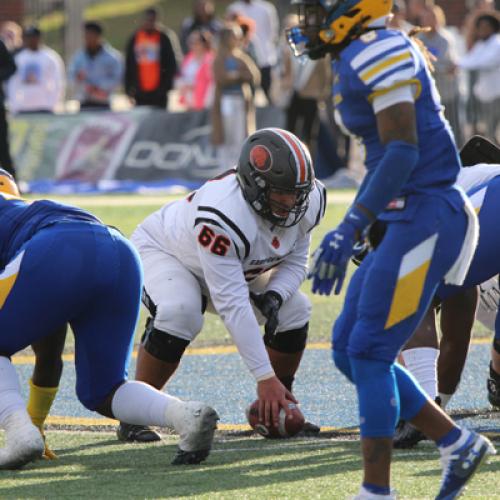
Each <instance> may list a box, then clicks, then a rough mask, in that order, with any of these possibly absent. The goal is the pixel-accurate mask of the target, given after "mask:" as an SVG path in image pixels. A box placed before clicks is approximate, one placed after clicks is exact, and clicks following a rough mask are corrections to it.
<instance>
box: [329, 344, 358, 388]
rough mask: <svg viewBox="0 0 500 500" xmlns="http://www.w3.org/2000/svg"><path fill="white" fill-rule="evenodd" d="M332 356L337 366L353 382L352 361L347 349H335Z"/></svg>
mask: <svg viewBox="0 0 500 500" xmlns="http://www.w3.org/2000/svg"><path fill="white" fill-rule="evenodd" d="M332 357H333V362H334V363H335V366H336V367H337V368H338V369H339V370H340V371H341V372H342V373H343V374H344V375H345V376H346V377H347V378H348V379H349V380H350V381H351V382H352V381H353V379H352V370H351V362H350V361H349V356H348V355H347V353H346V352H345V351H336V350H333V352H332Z"/></svg>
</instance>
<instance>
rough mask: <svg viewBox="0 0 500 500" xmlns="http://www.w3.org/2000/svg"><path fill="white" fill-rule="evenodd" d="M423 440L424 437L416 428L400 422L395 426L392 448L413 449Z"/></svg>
mask: <svg viewBox="0 0 500 500" xmlns="http://www.w3.org/2000/svg"><path fill="white" fill-rule="evenodd" d="M424 439H425V436H424V435H423V434H422V433H421V432H420V431H419V430H418V429H417V428H415V427H414V426H413V425H411V424H410V423H409V422H405V421H404V420H400V421H399V422H398V425H397V426H396V433H395V435H394V444H393V446H394V448H397V449H406V448H413V447H414V446H416V445H417V444H418V443H419V442H420V441H423V440H424Z"/></svg>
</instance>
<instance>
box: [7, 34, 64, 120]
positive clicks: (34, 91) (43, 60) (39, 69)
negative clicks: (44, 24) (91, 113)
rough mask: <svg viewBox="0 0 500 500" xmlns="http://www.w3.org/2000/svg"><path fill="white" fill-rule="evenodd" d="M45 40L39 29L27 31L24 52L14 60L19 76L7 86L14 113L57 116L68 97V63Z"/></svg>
mask: <svg viewBox="0 0 500 500" xmlns="http://www.w3.org/2000/svg"><path fill="white" fill-rule="evenodd" d="M41 39H42V33H41V31H40V30H39V29H38V28H37V27H36V26H29V27H28V28H26V29H25V30H24V33H23V41H24V48H23V50H21V51H19V52H18V53H17V54H16V56H15V58H14V60H15V62H16V66H17V72H16V73H15V74H14V76H13V77H12V78H11V79H10V80H9V82H8V85H7V98H8V104H9V109H10V111H11V112H12V113H53V112H54V111H55V110H56V106H57V105H58V104H59V103H60V102H61V101H62V98H63V96H64V87H65V83H66V82H65V74H64V63H63V61H62V59H61V58H60V57H59V54H57V52H56V51H54V50H52V49H51V48H49V47H47V46H45V45H43V44H42V41H41Z"/></svg>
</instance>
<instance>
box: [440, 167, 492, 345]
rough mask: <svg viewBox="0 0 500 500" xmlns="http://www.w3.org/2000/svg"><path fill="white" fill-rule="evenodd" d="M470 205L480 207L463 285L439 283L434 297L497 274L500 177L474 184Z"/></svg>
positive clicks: (468, 286) (443, 297) (452, 293)
mask: <svg viewBox="0 0 500 500" xmlns="http://www.w3.org/2000/svg"><path fill="white" fill-rule="evenodd" d="M468 194H469V195H470V197H471V201H472V204H473V205H474V208H476V210H479V214H478V218H479V242H478V245H477V249H476V252H475V254H474V258H473V259H472V263H471V266H470V268H469V271H468V273H467V276H466V278H465V282H464V284H463V285H462V286H460V287H458V286H450V285H444V284H442V285H440V286H439V288H438V289H437V292H436V294H437V296H438V297H439V298H440V299H441V300H444V299H447V298H448V297H451V296H453V295H456V294H457V293H460V292H461V291H462V290H466V289H468V288H472V287H474V286H476V285H480V284H481V283H484V282H485V281H487V280H488V279H490V278H493V277H494V276H496V275H498V274H500V230H499V227H498V217H499V215H500V177H495V178H494V179H492V180H491V181H489V182H488V183H486V184H484V185H482V186H478V187H476V188H475V189H474V190H472V191H471V192H470V193H468ZM495 339H497V340H500V314H497V318H496V321H495Z"/></svg>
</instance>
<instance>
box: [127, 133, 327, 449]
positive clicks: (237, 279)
mask: <svg viewBox="0 0 500 500" xmlns="http://www.w3.org/2000/svg"><path fill="white" fill-rule="evenodd" d="M325 204H326V190H325V188H324V186H323V185H322V184H321V183H320V182H319V181H317V180H316V179H315V177H314V170H313V166H312V161H311V157H310V154H309V151H308V149H307V147H306V146H305V145H304V144H303V143H302V142H301V141H300V140H299V139H298V138H297V137H296V136H294V135H293V134H292V133H290V132H288V131H285V130H282V129H277V128H268V129H261V130H259V131H257V132H255V133H254V134H252V135H250V136H249V137H248V138H247V140H246V141H245V143H244V145H243V147H242V149H241V155H240V158H239V161H238V165H237V167H236V169H233V170H229V171H227V172H226V173H224V174H221V175H220V176H219V177H218V178H216V179H213V180H212V181H209V182H207V183H205V184H204V185H203V186H202V187H201V188H200V189H198V190H197V191H194V192H193V193H191V194H190V195H189V196H187V197H186V198H184V199H182V200H178V201H174V202H173V203H169V204H167V205H165V206H164V207H163V208H161V209H160V210H158V211H157V212H155V213H153V214H152V215H150V216H149V217H147V218H146V219H145V220H144V222H142V224H140V225H139V227H138V228H137V229H136V230H135V232H134V233H133V235H132V242H133V243H134V245H135V246H136V247H137V249H138V251H139V255H140V257H141V261H142V264H143V269H144V293H143V302H144V304H145V305H146V307H147V308H148V309H149V311H150V314H151V317H150V318H149V320H148V322H147V325H146V331H145V333H144V336H143V338H142V344H141V346H140V348H139V355H138V358H137V369H136V380H139V381H142V382H146V383H148V384H150V385H152V386H154V387H156V388H157V389H161V388H163V386H164V385H165V384H166V383H167V381H168V380H169V378H170V377H171V376H172V375H173V373H174V372H175V370H176V369H177V367H178V366H179V363H180V360H181V357H182V355H183V354H184V350H185V349H186V347H187V346H188V345H189V344H190V343H191V341H193V340H194V339H195V337H196V336H197V335H198V333H199V332H200V330H201V329H202V325H203V314H204V312H205V310H207V311H209V312H216V313H217V314H218V315H219V316H220V318H221V319H222V321H223V322H224V325H225V326H226V328H227V330H228V331H229V333H230V335H231V337H232V338H233V340H234V343H235V344H236V347H237V349H238V351H239V353H240V355H241V357H242V358H243V361H244V362H245V364H246V366H247V368H248V370H249V371H250V373H251V374H252V375H253V377H254V378H255V381H256V383H257V394H258V397H259V400H260V416H261V418H262V419H263V421H265V423H266V425H268V424H269V423H270V422H271V419H272V421H273V422H275V424H277V422H278V416H279V411H280V408H284V409H285V412H286V413H287V414H288V413H289V411H290V410H289V408H288V403H289V401H294V402H295V398H294V396H293V394H292V392H291V391H292V383H293V380H294V376H295V373H296V371H297V369H298V367H299V364H300V360H301V358H302V354H303V352H304V349H305V346H306V340H307V333H308V324H309V317H310V314H311V303H310V301H309V299H308V298H307V296H306V295H305V294H303V293H302V292H301V291H300V290H299V287H300V285H301V283H302V282H303V280H304V279H305V277H306V274H307V259H308V255H309V245H310V241H311V231H312V230H313V229H314V227H316V226H317V225H318V224H319V222H320V221H321V219H322V218H323V216H324V212H325ZM259 324H261V325H262V324H265V335H264V338H262V336H261V333H260V327H259ZM308 430H309V431H311V432H319V428H318V427H316V426H313V424H309V425H308ZM152 433H153V431H151V430H150V429H149V428H145V427H139V426H130V425H128V424H123V423H121V424H120V428H119V429H118V437H119V438H120V439H121V440H123V441H152V440H155V439H154V437H153V436H152ZM156 439H159V436H157V438H156Z"/></svg>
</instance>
